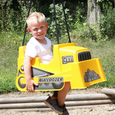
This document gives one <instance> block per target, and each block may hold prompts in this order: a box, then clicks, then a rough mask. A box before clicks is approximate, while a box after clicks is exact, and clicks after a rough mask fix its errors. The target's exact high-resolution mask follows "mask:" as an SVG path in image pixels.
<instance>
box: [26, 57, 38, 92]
mask: <svg viewBox="0 0 115 115" xmlns="http://www.w3.org/2000/svg"><path fill="white" fill-rule="evenodd" d="M31 60H32V57H29V56H25V58H24V71H25V78H26V90H28V91H29V92H34V85H36V86H38V84H37V83H35V82H34V80H33V79H32V77H31Z"/></svg>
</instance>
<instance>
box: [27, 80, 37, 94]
mask: <svg viewBox="0 0 115 115" xmlns="http://www.w3.org/2000/svg"><path fill="white" fill-rule="evenodd" d="M34 85H35V86H38V84H37V83H35V81H34V80H33V79H30V80H26V90H27V91H29V92H32V93H33V92H35V90H34Z"/></svg>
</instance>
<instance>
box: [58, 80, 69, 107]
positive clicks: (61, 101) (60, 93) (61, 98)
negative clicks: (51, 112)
mask: <svg viewBox="0 0 115 115" xmlns="http://www.w3.org/2000/svg"><path fill="white" fill-rule="evenodd" d="M70 90H71V86H70V82H65V86H64V88H63V89H62V90H60V91H58V97H57V100H58V105H59V106H60V107H62V106H63V105H64V104H65V98H66V95H67V93H68V92H69V91H70Z"/></svg>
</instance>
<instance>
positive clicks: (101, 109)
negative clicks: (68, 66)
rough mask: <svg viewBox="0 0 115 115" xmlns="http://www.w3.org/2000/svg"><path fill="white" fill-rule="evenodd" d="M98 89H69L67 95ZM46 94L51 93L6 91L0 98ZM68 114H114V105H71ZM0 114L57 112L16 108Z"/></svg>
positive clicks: (34, 114) (26, 114) (40, 114)
mask: <svg viewBox="0 0 115 115" xmlns="http://www.w3.org/2000/svg"><path fill="white" fill-rule="evenodd" d="M100 91H101V88H100V89H94V88H87V89H83V90H71V91H70V92H69V93H68V95H72V94H84V95H85V94H95V93H101V92H100ZM48 94H51V95H52V93H49V92H48V93H42V92H35V93H29V92H14V93H8V94H2V95H0V98H15V97H41V96H47V95H48ZM0 106H2V104H0ZM68 111H69V114H70V115H87V114H88V115H114V114H115V105H114V104H106V105H101V106H92V105H90V106H89V107H86V106H85V107H82V108H79V107H76V106H75V107H73V108H69V109H68ZM0 115H57V113H55V112H53V111H52V110H48V111H42V112H41V111H34V110H31V109H30V110H29V109H28V111H26V112H24V111H23V110H22V111H16V110H5V109H4V110H3V109H1V110H0Z"/></svg>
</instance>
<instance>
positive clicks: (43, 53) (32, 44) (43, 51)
mask: <svg viewBox="0 0 115 115" xmlns="http://www.w3.org/2000/svg"><path fill="white" fill-rule="evenodd" d="M44 38H45V39H46V41H47V44H46V45H44V44H41V43H40V42H38V41H37V40H36V39H35V38H34V37H32V38H31V39H30V40H29V42H28V43H27V45H26V50H25V56H30V57H32V58H35V57H40V59H41V62H42V63H49V62H50V61H51V60H52V58H53V55H52V51H51V41H50V40H49V39H48V38H47V37H44Z"/></svg>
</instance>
